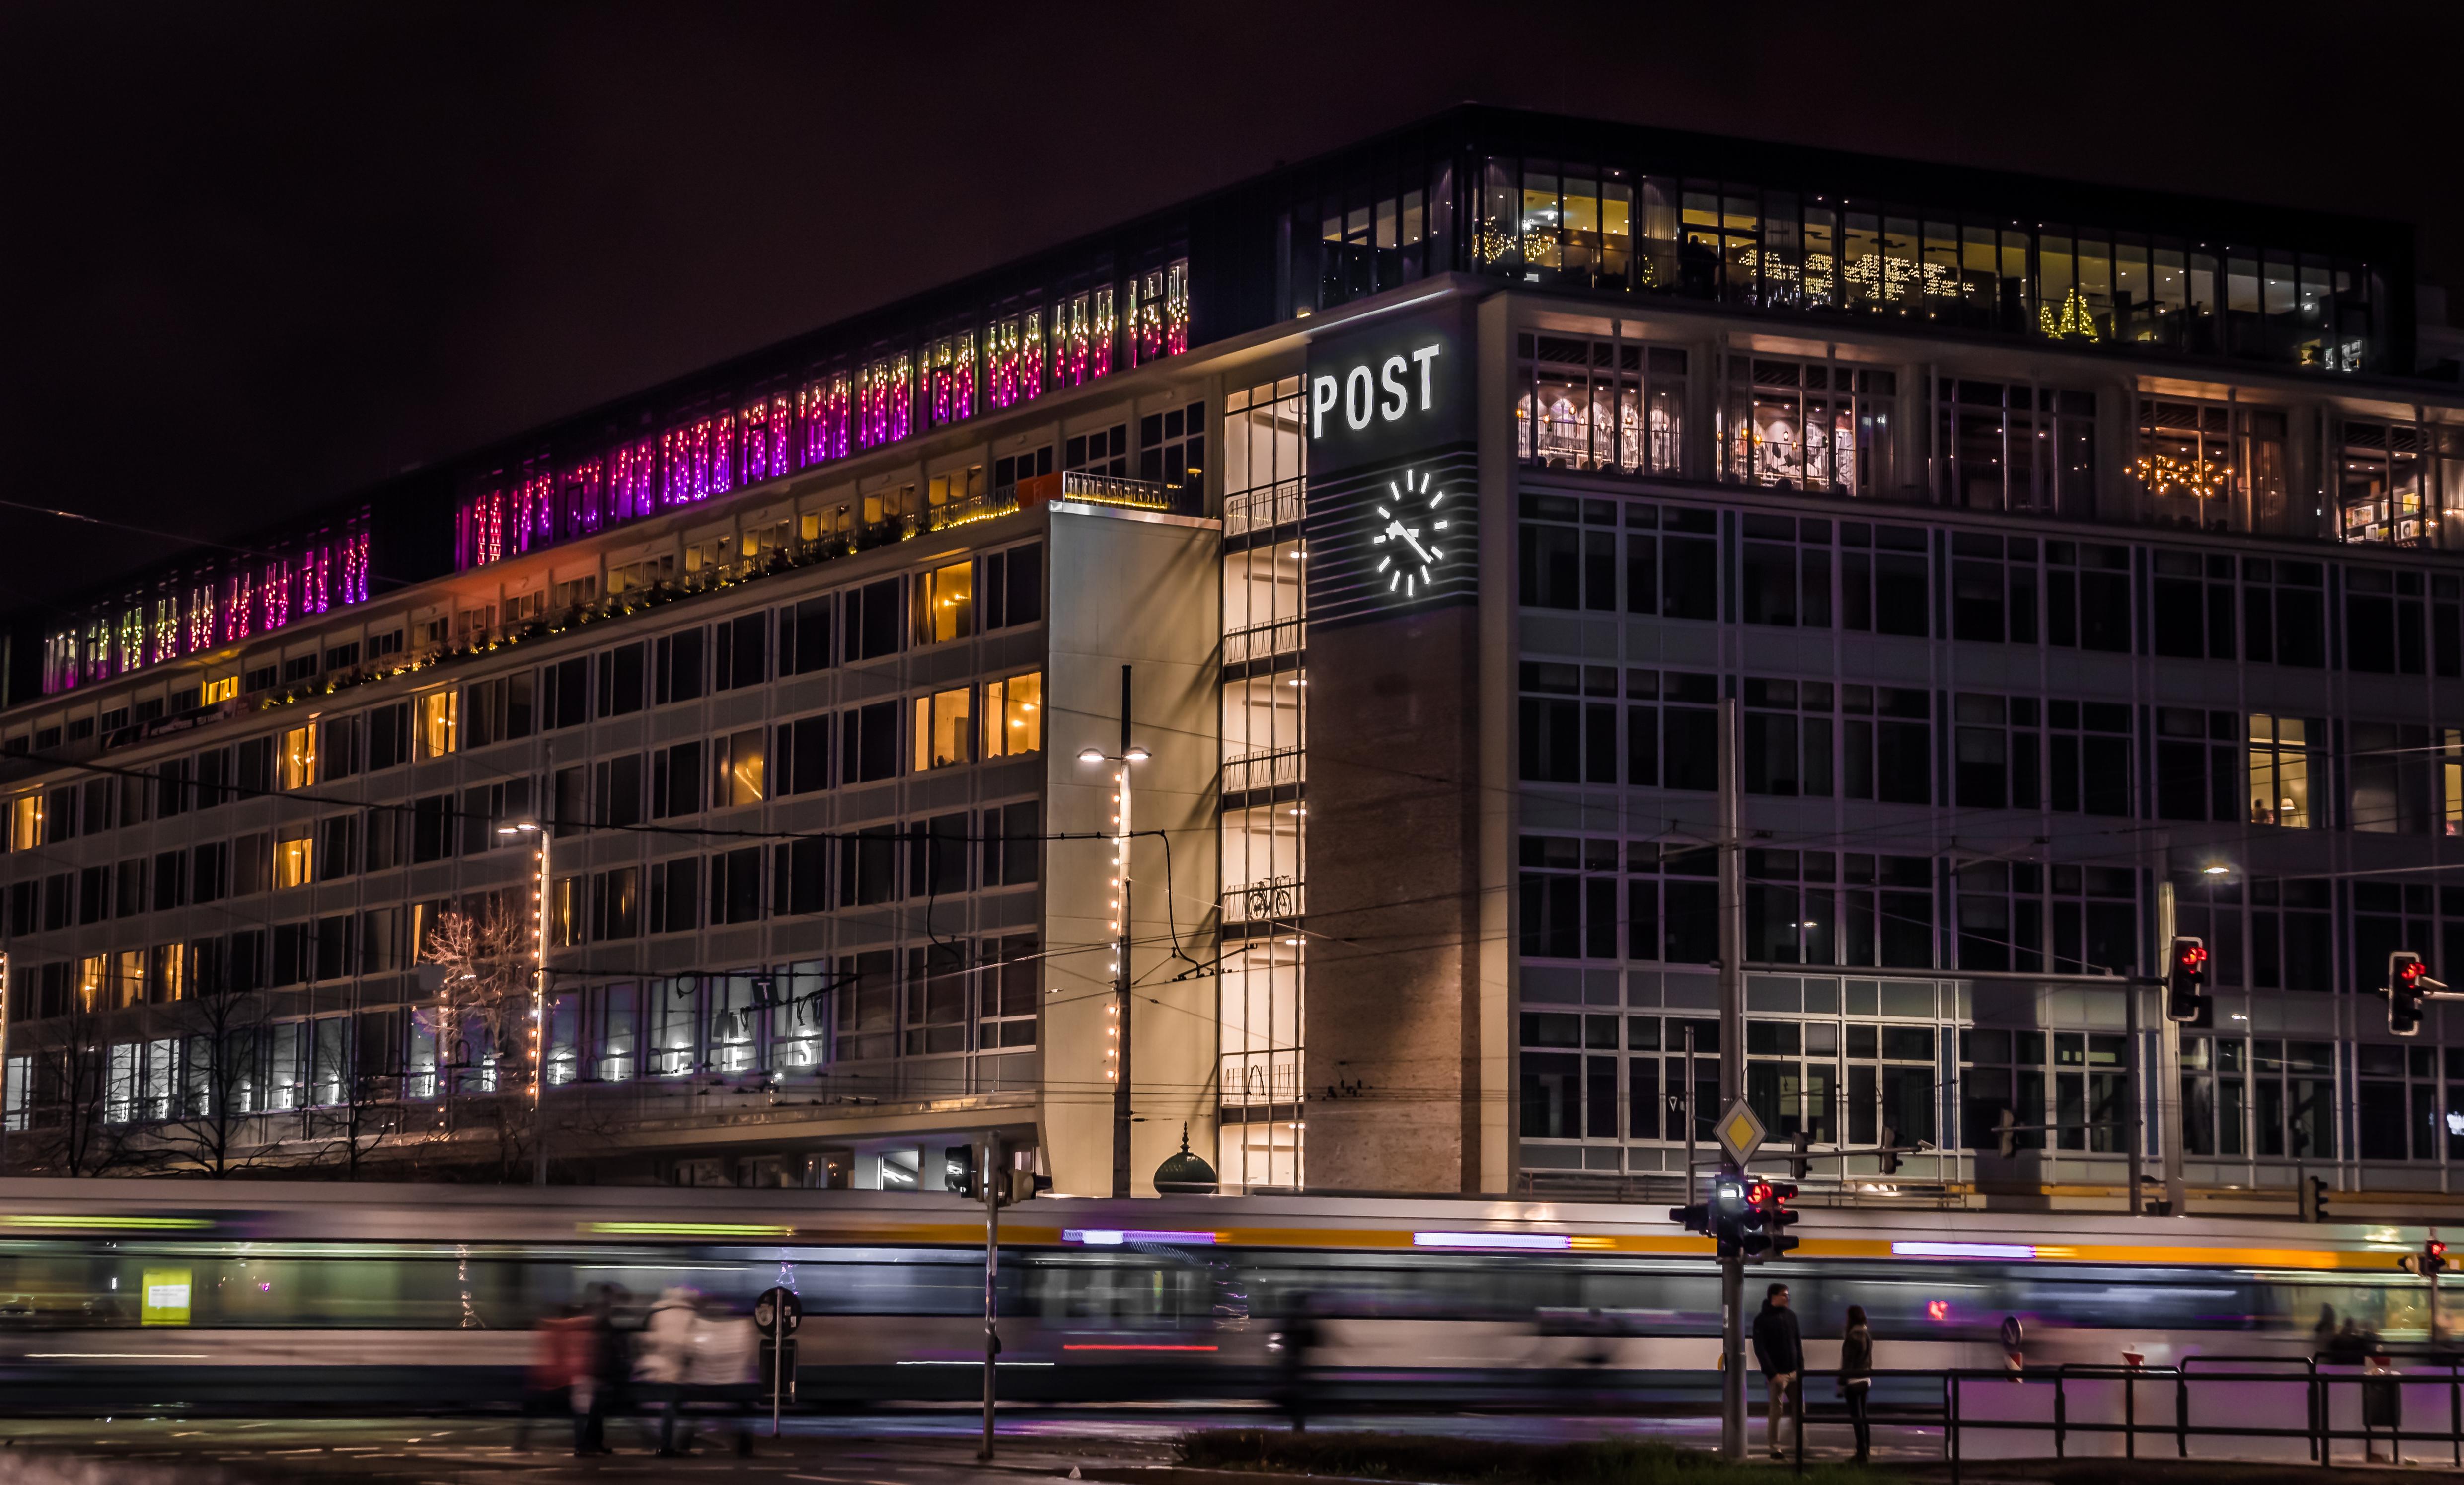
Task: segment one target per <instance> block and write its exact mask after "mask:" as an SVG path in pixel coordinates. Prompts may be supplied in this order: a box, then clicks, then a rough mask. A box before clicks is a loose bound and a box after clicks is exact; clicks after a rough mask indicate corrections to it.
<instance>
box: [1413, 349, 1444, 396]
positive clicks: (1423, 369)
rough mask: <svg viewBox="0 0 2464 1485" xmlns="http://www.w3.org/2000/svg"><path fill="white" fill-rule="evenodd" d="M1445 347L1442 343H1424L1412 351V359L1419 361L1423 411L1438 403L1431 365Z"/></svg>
mask: <svg viewBox="0 0 2464 1485" xmlns="http://www.w3.org/2000/svg"><path fill="white" fill-rule="evenodd" d="M1443 348H1444V347H1443V346H1440V345H1423V346H1421V347H1420V348H1419V350H1416V351H1414V352H1412V359H1413V360H1414V361H1415V362H1417V363H1419V367H1420V410H1421V411H1423V412H1426V411H1428V410H1431V409H1432V408H1435V407H1436V406H1437V404H1438V397H1437V389H1436V388H1435V386H1434V385H1433V382H1432V379H1431V378H1430V375H1429V367H1430V366H1432V365H1434V364H1435V363H1436V361H1437V359H1438V352H1439V351H1441V350H1442V349H1443Z"/></svg>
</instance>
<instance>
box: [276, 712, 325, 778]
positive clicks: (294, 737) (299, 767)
mask: <svg viewBox="0 0 2464 1485" xmlns="http://www.w3.org/2000/svg"><path fill="white" fill-rule="evenodd" d="M281 768H282V787H284V788H287V789H297V788H315V787H317V728H316V726H315V725H314V724H313V723H312V724H310V725H308V726H305V727H294V728H292V729H290V730H289V731H287V732H285V733H283V734H282V758H281Z"/></svg>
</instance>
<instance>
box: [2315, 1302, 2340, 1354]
mask: <svg viewBox="0 0 2464 1485" xmlns="http://www.w3.org/2000/svg"><path fill="white" fill-rule="evenodd" d="M2335 1348H2336V1307H2335V1306H2334V1305H2332V1304H2322V1305H2321V1306H2319V1323H2318V1324H2316V1325H2313V1326H2311V1327H2310V1354H2311V1355H2312V1356H2324V1355H2326V1354H2327V1353H2328V1352H2330V1351H2332V1350H2334V1349H2335Z"/></svg>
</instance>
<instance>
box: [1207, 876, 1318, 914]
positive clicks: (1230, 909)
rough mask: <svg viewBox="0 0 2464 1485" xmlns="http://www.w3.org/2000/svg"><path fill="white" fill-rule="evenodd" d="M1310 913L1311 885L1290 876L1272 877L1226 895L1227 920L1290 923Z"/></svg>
mask: <svg viewBox="0 0 2464 1485" xmlns="http://www.w3.org/2000/svg"><path fill="white" fill-rule="evenodd" d="M1308 912H1309V884H1308V883H1307V882H1304V881H1301V880H1299V879H1297V878H1294V877H1290V876H1269V877H1266V878H1265V879H1264V880H1262V881H1253V882H1250V883H1249V884H1247V885H1246V886H1242V887H1235V888H1233V889H1232V890H1231V891H1229V892H1227V893H1225V894H1223V920H1224V921H1225V922H1227V923H1269V922H1275V923H1280V922H1289V921H1290V920H1293V919H1296V918H1300V917H1303V916H1304V915H1306V914H1307V913H1308Z"/></svg>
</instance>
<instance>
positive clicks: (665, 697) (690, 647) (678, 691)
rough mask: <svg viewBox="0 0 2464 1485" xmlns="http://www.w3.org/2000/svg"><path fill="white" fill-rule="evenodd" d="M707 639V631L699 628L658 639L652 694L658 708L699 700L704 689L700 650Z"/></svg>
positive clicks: (662, 636)
mask: <svg viewBox="0 0 2464 1485" xmlns="http://www.w3.org/2000/svg"><path fill="white" fill-rule="evenodd" d="M707 637H708V634H707V632H706V631H703V630H699V629H688V630H680V631H678V632H675V633H672V634H663V635H661V636H659V639H658V640H657V642H656V651H657V663H656V667H655V668H656V671H657V676H656V688H655V691H654V695H655V697H656V698H657V702H658V704H659V705H661V706H665V705H666V704H668V703H669V702H671V701H692V700H696V699H698V698H700V696H701V694H702V691H703V689H704V687H703V683H702V651H703V648H704V645H705V642H706V640H707Z"/></svg>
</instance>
